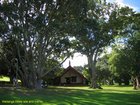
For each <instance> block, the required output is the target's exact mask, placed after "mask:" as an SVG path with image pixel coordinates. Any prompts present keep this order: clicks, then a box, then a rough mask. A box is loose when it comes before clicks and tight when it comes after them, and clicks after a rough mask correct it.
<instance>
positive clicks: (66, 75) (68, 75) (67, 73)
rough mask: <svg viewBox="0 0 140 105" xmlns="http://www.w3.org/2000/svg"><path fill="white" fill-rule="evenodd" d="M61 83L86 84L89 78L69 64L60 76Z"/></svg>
mask: <svg viewBox="0 0 140 105" xmlns="http://www.w3.org/2000/svg"><path fill="white" fill-rule="evenodd" d="M59 81H60V85H86V83H87V79H86V78H85V77H84V76H83V75H82V74H81V73H80V72H78V71H77V70H76V69H74V68H73V67H71V65H69V66H68V67H67V68H66V69H65V70H64V72H63V73H62V75H61V76H60V78H59Z"/></svg>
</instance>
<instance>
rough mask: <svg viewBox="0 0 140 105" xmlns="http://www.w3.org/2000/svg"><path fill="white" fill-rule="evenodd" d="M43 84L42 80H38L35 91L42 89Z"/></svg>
mask: <svg viewBox="0 0 140 105" xmlns="http://www.w3.org/2000/svg"><path fill="white" fill-rule="evenodd" d="M41 83H42V80H41V79H37V80H36V83H35V89H41V88H42V86H41Z"/></svg>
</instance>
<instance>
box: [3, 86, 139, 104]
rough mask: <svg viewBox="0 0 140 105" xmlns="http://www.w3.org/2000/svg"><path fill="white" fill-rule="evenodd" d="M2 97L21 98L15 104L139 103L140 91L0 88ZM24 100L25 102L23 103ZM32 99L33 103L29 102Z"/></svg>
mask: <svg viewBox="0 0 140 105" xmlns="http://www.w3.org/2000/svg"><path fill="white" fill-rule="evenodd" d="M0 98H1V99H0V100H11V101H12V100H14V101H16V100H19V102H18V103H16V102H15V103H14V105H139V103H140V100H139V99H140V91H116V90H115V91H114V90H113V89H112V90H108V89H106V90H104V89H103V90H82V89H64V88H63V89H62V88H61V89H60V88H47V89H42V90H27V89H18V90H9V89H0ZM20 101H21V102H22V103H21V102H20ZM24 101H25V103H23V102H24ZM26 101H27V102H26ZM30 101H32V103H29V102H30ZM0 105H1V103H0ZM2 105H3V103H2ZM5 105H6V104H5Z"/></svg>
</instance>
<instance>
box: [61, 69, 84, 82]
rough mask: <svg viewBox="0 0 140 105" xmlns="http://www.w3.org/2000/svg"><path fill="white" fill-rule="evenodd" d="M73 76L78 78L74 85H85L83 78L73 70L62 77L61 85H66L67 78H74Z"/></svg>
mask: <svg viewBox="0 0 140 105" xmlns="http://www.w3.org/2000/svg"><path fill="white" fill-rule="evenodd" d="M72 76H76V77H77V79H76V82H74V83H83V78H82V77H81V76H80V75H79V74H78V73H77V72H75V71H73V70H69V71H67V72H66V73H65V74H64V75H63V76H62V77H61V79H60V80H61V83H62V84H63V83H66V77H72Z"/></svg>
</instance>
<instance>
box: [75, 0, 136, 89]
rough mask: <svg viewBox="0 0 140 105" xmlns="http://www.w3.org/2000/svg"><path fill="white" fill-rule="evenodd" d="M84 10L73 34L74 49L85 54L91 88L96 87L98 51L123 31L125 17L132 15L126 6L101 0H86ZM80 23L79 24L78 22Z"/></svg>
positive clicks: (125, 23) (125, 24)
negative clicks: (75, 32)
mask: <svg viewBox="0 0 140 105" xmlns="http://www.w3.org/2000/svg"><path fill="white" fill-rule="evenodd" d="M86 8H87V9H86V12H82V13H81V15H80V19H81V20H79V21H80V22H79V29H78V32H77V34H76V36H75V39H76V41H75V42H76V44H75V46H76V49H77V51H78V52H80V53H82V54H84V55H86V56H87V59H88V68H89V73H90V77H91V85H90V87H92V88H97V87H98V85H97V81H96V79H97V74H96V61H97V58H98V56H99V53H100V52H102V50H103V49H104V47H105V46H108V45H109V44H110V43H111V42H112V41H113V39H114V37H115V36H117V35H120V33H121V32H125V28H126V26H127V22H126V21H127V20H126V19H127V17H129V16H131V15H132V13H133V12H132V10H131V9H129V8H128V7H124V8H120V7H119V6H118V5H117V4H111V3H107V2H106V1H102V0H88V1H87V7H86ZM80 23H81V24H80Z"/></svg>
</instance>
